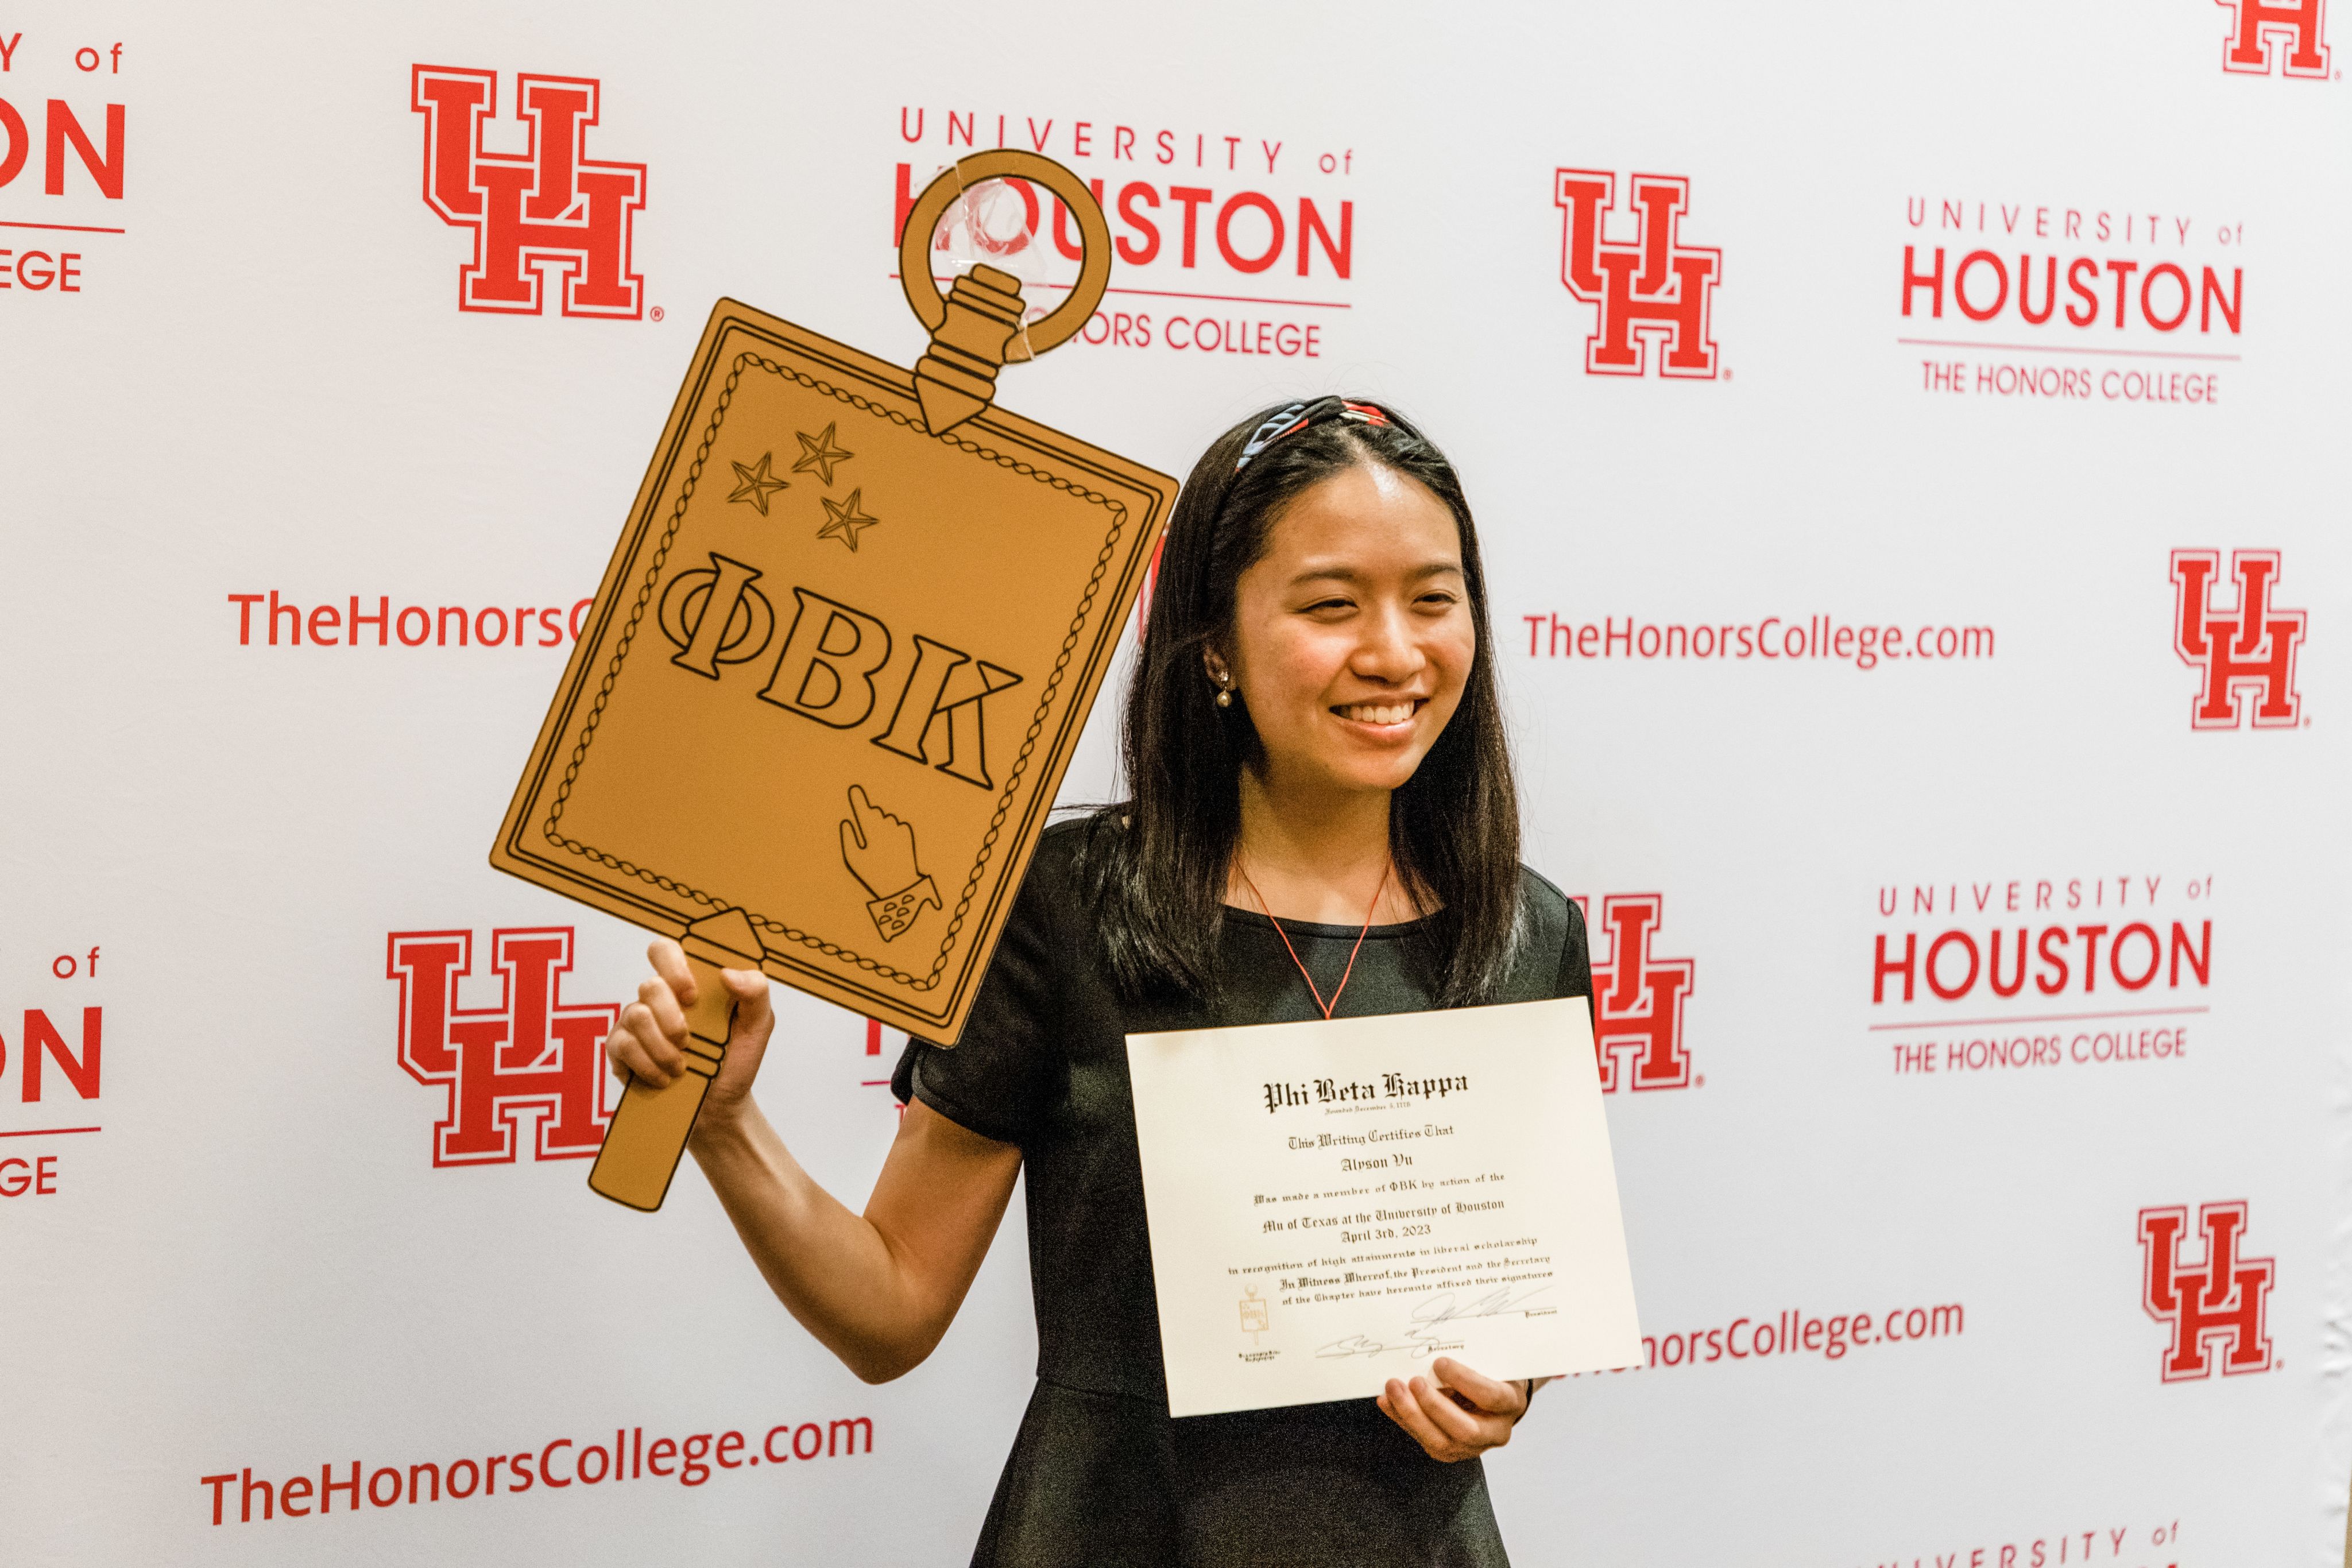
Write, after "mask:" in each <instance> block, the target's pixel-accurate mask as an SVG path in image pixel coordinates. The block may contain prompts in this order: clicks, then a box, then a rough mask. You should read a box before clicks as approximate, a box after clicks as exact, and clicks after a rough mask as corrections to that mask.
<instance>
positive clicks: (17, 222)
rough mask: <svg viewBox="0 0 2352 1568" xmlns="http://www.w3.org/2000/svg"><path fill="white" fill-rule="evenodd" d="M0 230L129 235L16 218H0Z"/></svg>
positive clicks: (83, 226) (126, 230)
mask: <svg viewBox="0 0 2352 1568" xmlns="http://www.w3.org/2000/svg"><path fill="white" fill-rule="evenodd" d="M0 229H68V230H70V231H71V232H73V233H75V234H78V235H120V234H129V233H130V232H131V231H130V230H129V229H110V228H101V227H100V226H99V225H96V224H29V223H26V222H24V221H22V220H21V219H17V218H0Z"/></svg>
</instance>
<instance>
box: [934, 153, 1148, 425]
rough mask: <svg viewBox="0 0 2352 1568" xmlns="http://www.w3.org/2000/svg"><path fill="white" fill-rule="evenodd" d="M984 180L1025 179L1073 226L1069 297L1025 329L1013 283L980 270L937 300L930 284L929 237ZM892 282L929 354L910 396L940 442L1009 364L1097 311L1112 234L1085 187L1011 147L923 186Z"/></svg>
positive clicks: (976, 407) (1056, 343) (981, 404)
mask: <svg viewBox="0 0 2352 1568" xmlns="http://www.w3.org/2000/svg"><path fill="white" fill-rule="evenodd" d="M983 180H1030V181H1034V183H1037V184H1040V185H1043V186H1045V189H1047V190H1048V191H1051V192H1052V193H1054V194H1055V196H1058V197H1059V198H1061V202H1062V204H1063V205H1064V206H1066V207H1067V208H1069V210H1070V211H1071V213H1072V214H1075V215H1076V218H1077V220H1078V236H1079V246H1080V256H1081V260H1080V261H1079V264H1078V280H1077V282H1076V284H1074V285H1073V286H1072V287H1071V288H1070V297H1069V298H1067V299H1065V300H1063V301H1062V303H1061V304H1059V305H1058V306H1055V308H1054V309H1053V310H1052V311H1050V312H1048V313H1047V315H1046V316H1045V319H1043V320H1041V321H1038V322H1037V323H1035V324H1034V325H1033V326H1028V327H1024V326H1023V325H1022V317H1023V315H1024V313H1025V305H1024V301H1023V299H1022V298H1021V280H1020V279H1019V278H1017V277H1013V275H1012V274H1010V273H1007V272H1002V271H999V270H998V269H997V268H995V267H988V266H985V265H982V266H979V267H973V268H972V269H971V272H969V273H967V274H965V275H964V276H963V277H959V278H957V279H956V280H955V285H954V287H951V288H950V289H949V290H948V291H947V293H946V294H944V295H942V294H941V293H940V291H939V285H938V284H937V283H935V282H934V281H933V280H932V277H931V235H932V234H933V232H934V231H935V230H937V229H938V227H939V224H940V218H942V217H944V216H946V215H947V210H948V205H949V204H950V203H951V202H953V201H954V200H955V199H956V198H957V197H958V196H961V195H962V194H963V193H964V192H966V191H968V190H970V189H971V187H972V186H974V185H977V184H979V183H981V182H982V181H983ZM898 281H899V285H900V286H901V287H904V288H905V289H906V291H907V304H908V306H909V307H910V308H912V309H913V310H914V312H915V319H917V320H919V321H920V322H921V323H922V324H923V328H924V329H925V330H926V331H928V332H929V333H930V335H931V346H930V349H929V351H928V352H926V353H925V354H924V355H923V357H922V358H921V359H920V360H919V361H916V364H915V390H916V392H917V394H918V395H919V397H920V398H921V400H922V404H923V419H924V423H926V424H927V425H928V426H929V429H930V432H931V434H934V435H938V434H942V433H944V432H946V431H948V430H950V429H952V428H953V427H955V426H956V425H959V424H961V423H963V422H964V421H965V420H967V419H970V418H971V416H972V415H974V414H976V413H980V411H981V410H982V409H984V408H986V407H987V406H988V405H989V403H990V402H991V401H992V400H993V399H994V398H995V396H996V372H997V371H998V370H1000V369H1001V368H1003V365H1004V364H1005V362H1006V361H1021V360H1034V359H1035V358H1036V357H1037V356H1038V355H1040V354H1042V353H1044V352H1045V350H1048V349H1055V348H1059V347H1060V346H1061V345H1062V344H1064V343H1066V342H1067V341H1069V340H1070V339H1072V338H1073V337H1075V336H1076V335H1077V331H1078V329H1079V328H1081V327H1084V326H1085V325H1086V324H1087V320H1088V319H1090V318H1091V317H1092V316H1093V315H1094V313H1095V307H1096V306H1097V305H1099V304H1101V303H1102V297H1103V288H1104V287H1105V286H1106V285H1108V283H1109V282H1110V225H1109V224H1108V223H1107V222H1106V221H1105V220H1104V218H1103V211H1102V204H1101V203H1099V202H1097V201H1096V200H1095V197H1094V193H1093V192H1092V191H1090V190H1088V189H1087V185H1086V183H1085V182H1084V181H1082V180H1080V179H1079V178H1078V177H1077V176H1076V174H1073V173H1071V172H1069V171H1068V170H1067V169H1065V168H1063V167H1062V166H1061V165H1060V164H1059V163H1056V162H1054V161H1053V160H1052V159H1050V158H1046V157H1043V156H1040V155H1039V154H1037V153H1034V152H1022V151H1020V150H1019V149H1017V148H1010V147H1003V148H996V149H993V150H992V151H990V152H975V153H973V154H972V155H971V157H969V158H965V159H963V160H961V161H960V162H957V163H956V164H955V165H954V166H953V167H951V168H949V169H947V170H944V171H942V172H940V176H939V177H938V178H937V179H935V180H933V181H932V182H931V183H929V184H928V185H926V186H924V187H923V193H922V194H921V195H920V196H919V197H917V198H916V199H915V204H914V206H913V208H912V209H911V210H910V211H908V214H907V226H906V229H905V231H904V232H903V233H902V234H901V235H899V238H898Z"/></svg>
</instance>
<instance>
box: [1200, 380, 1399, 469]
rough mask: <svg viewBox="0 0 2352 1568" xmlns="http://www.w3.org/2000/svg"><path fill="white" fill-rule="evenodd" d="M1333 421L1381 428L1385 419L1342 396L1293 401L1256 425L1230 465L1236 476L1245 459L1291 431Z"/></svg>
mask: <svg viewBox="0 0 2352 1568" xmlns="http://www.w3.org/2000/svg"><path fill="white" fill-rule="evenodd" d="M1334 419H1340V420H1345V421H1347V422H1348V423H1350V424H1372V425H1385V424H1387V423H1389V416H1388V415H1387V414H1386V413H1382V412H1381V410H1380V409H1379V408H1378V407H1376V406H1374V405H1373V404H1371V403H1369V402H1349V401H1348V400H1347V399H1346V398H1343V397H1327V398H1318V400H1316V401H1315V402H1294V403H1292V404H1291V405H1290V406H1289V407H1288V408H1286V409H1283V410H1282V411H1281V412H1279V413H1276V414H1275V415H1274V416H1273V417H1272V418H1271V419H1268V420H1267V421H1266V422H1265V423H1263V424H1261V425H1259V426H1258V427H1257V429H1256V431H1255V432H1254V433H1253V434H1251V436H1250V438H1249V444H1248V445H1246V446H1244V447H1243V448H1242V455H1241V460H1240V461H1239V462H1237V463H1235V464H1234V473H1236V474H1238V473H1240V472H1241V471H1242V470H1243V469H1244V468H1246V467H1248V466H1249V460H1250V459H1251V458H1253V457H1255V456H1256V455H1258V454H1259V453H1261V452H1263V451H1265V449H1266V448H1267V447H1269V446H1271V445H1273V444H1275V443H1276V442H1277V441H1279V440H1281V439H1282V438H1283V437H1284V436H1286V435H1288V434H1292V433H1293V432H1295V431H1301V430H1304V429H1306V428H1307V426H1308V425H1310V424H1326V423H1329V422H1330V421H1332V420H1334Z"/></svg>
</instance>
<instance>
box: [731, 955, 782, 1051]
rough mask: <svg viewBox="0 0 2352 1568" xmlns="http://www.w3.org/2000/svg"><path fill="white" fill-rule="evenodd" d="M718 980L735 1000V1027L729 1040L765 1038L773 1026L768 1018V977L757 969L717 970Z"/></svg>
mask: <svg viewBox="0 0 2352 1568" xmlns="http://www.w3.org/2000/svg"><path fill="white" fill-rule="evenodd" d="M719 978H720V979H721V980H723V981H724V982H725V983H726V986H727V994H728V995H729V996H730V997H732V998H734V999H735V1028H734V1030H733V1032H732V1034H731V1035H730V1042H731V1041H732V1040H746V1039H752V1038H757V1039H761V1040H764V1039H766V1038H767V1033H768V1030H769V1029H770V1028H771V1027H772V1025H773V1019H772V1018H771V1017H770V1014H771V1011H772V1007H771V1004H770V1002H769V999H768V977H767V976H765V975H763V974H761V972H760V971H759V970H757V969H721V970H719Z"/></svg>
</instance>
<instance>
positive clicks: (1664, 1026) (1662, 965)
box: [1576, 893, 1697, 1094]
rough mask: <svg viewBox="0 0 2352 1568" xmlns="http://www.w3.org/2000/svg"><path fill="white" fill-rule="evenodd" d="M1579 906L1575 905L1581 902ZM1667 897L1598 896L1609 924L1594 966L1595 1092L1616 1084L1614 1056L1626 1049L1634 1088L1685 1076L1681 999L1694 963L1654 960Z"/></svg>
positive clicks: (1674, 1084)
mask: <svg viewBox="0 0 2352 1568" xmlns="http://www.w3.org/2000/svg"><path fill="white" fill-rule="evenodd" d="M1576 902H1577V904H1579V905H1580V906H1581V905H1582V904H1584V902H1585V901H1584V900H1583V899H1581V898H1580V899H1578V900H1577V901H1576ZM1664 908H1665V899H1664V897H1663V896H1662V895H1660V894H1654V893H1619V894H1611V895H1609V896H1608V897H1607V898H1604V899H1602V900H1601V925H1605V926H1607V927H1608V928H1609V962H1608V963H1607V964H1606V965H1605V966H1604V965H1600V964H1596V965H1594V966H1593V969H1592V1045H1593V1049H1594V1051H1597V1052H1598V1053H1599V1054H1600V1057H1601V1092H1602V1093H1604V1094H1613V1093H1615V1092H1617V1090H1618V1088H1619V1087H1620V1081H1619V1078H1618V1074H1617V1062H1618V1056H1619V1053H1620V1052H1621V1051H1630V1053H1631V1055H1632V1059H1633V1073H1632V1081H1633V1087H1634V1088H1636V1089H1683V1088H1687V1087H1688V1086H1689V1084H1690V1081H1691V1069H1690V1053H1689V1052H1688V1051H1685V1050H1684V1049H1683V1001H1684V998H1687V997H1688V996H1689V995H1690V993H1691V979H1692V977H1693V976H1694V975H1695V974H1696V972H1697V966H1696V964H1694V963H1693V962H1692V961H1691V960H1690V959H1688V958H1654V957H1652V956H1650V936H1651V934H1652V933H1654V932H1655V931H1656V930H1657V928H1658V921H1659V919H1660V917H1661V915H1663V913H1664Z"/></svg>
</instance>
